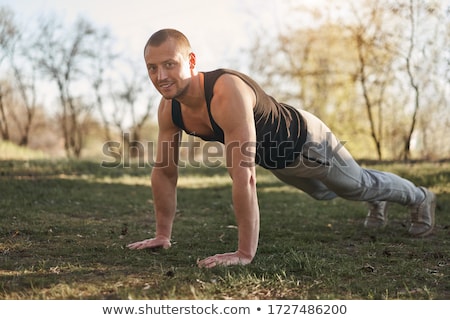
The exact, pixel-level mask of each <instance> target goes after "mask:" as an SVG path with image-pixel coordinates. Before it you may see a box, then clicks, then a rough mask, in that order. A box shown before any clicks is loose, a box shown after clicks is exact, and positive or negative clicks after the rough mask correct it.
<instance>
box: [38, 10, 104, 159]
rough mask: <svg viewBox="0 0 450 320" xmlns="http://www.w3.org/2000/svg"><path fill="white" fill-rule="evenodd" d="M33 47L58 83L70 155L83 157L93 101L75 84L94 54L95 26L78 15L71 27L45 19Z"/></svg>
mask: <svg viewBox="0 0 450 320" xmlns="http://www.w3.org/2000/svg"><path fill="white" fill-rule="evenodd" d="M39 29H40V32H39V34H38V35H37V37H36V39H37V41H36V43H35V44H34V50H35V52H36V55H37V57H36V59H35V61H36V62H37V63H38V65H39V67H40V68H41V70H42V71H43V72H44V74H46V75H47V76H48V77H49V78H50V79H51V80H52V81H54V83H55V84H56V85H57V88H58V92H59V100H60V105H61V114H60V120H59V121H60V126H61V130H62V134H63V138H64V148H65V151H66V154H67V156H68V157H72V156H75V157H80V155H81V150H82V148H83V146H84V136H85V134H86V132H84V130H85V127H84V126H83V119H84V118H88V115H89V113H90V112H91V108H92V105H88V104H86V103H85V102H83V100H82V97H80V96H77V95H76V90H75V89H74V87H75V86H76V85H77V86H82V85H83V81H82V80H83V76H84V75H85V74H86V73H87V72H86V70H83V67H86V65H87V64H86V63H85V62H86V60H87V59H90V58H91V57H92V56H93V52H92V50H91V44H92V42H91V41H93V40H96V38H95V37H94V35H95V29H94V28H93V27H92V26H91V24H90V23H89V22H88V21H86V20H84V19H82V18H79V19H78V20H77V21H76V22H75V24H74V25H73V28H72V29H71V30H64V28H63V26H62V25H61V24H60V23H59V22H58V21H57V20H56V19H47V20H42V21H41V23H40V28H39Z"/></svg>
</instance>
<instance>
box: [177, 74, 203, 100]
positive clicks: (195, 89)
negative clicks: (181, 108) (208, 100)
mask: <svg viewBox="0 0 450 320" xmlns="http://www.w3.org/2000/svg"><path fill="white" fill-rule="evenodd" d="M176 100H177V101H179V102H180V103H182V104H184V105H185V106H187V107H189V108H196V107H200V106H202V105H203V103H204V102H205V89H204V76H203V73H201V72H195V73H193V74H192V76H191V81H190V84H189V86H188V87H187V88H186V92H185V93H183V94H182V95H181V96H180V97H178V98H176Z"/></svg>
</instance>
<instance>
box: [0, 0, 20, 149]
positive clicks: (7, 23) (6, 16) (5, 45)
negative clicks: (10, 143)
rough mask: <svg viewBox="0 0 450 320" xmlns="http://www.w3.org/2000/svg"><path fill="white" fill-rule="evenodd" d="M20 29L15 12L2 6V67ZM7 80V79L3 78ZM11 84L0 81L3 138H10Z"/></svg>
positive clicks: (0, 14)
mask: <svg viewBox="0 0 450 320" xmlns="http://www.w3.org/2000/svg"><path fill="white" fill-rule="evenodd" d="M17 36H18V29H17V26H16V24H15V22H14V14H13V12H12V11H11V10H9V9H8V8H6V7H5V8H4V7H0V67H1V66H2V62H3V60H4V59H5V58H6V57H7V56H8V55H9V54H10V52H11V48H12V47H13V46H14V43H15V42H16V41H17ZM3 81H5V80H3ZM9 88H10V86H5V85H2V83H1V82H0V134H1V137H2V138H3V140H9V138H10V137H9V127H8V122H7V119H6V117H7V112H6V110H5V104H4V98H5V96H6V95H8V94H9V93H10V90H9Z"/></svg>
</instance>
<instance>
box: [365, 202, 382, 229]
mask: <svg viewBox="0 0 450 320" xmlns="http://www.w3.org/2000/svg"><path fill="white" fill-rule="evenodd" d="M368 204H369V213H368V214H367V217H366V220H364V227H366V228H371V229H376V228H383V227H385V226H386V224H387V202H386V201H374V202H368Z"/></svg>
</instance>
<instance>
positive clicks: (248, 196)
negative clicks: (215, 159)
mask: <svg viewBox="0 0 450 320" xmlns="http://www.w3.org/2000/svg"><path fill="white" fill-rule="evenodd" d="M255 100H256V97H255V94H254V92H253V91H252V89H251V88H250V87H249V86H248V85H247V84H245V83H244V82H243V81H242V80H240V79H239V78H237V77H235V76H231V75H224V76H222V77H221V78H219V79H218V80H217V82H216V86H215V88H214V98H213V100H212V102H211V106H212V108H211V110H212V112H213V117H214V119H215V120H216V122H217V124H218V125H219V126H220V127H221V128H222V130H223V131H224V135H225V147H226V157H227V167H228V171H229V173H230V176H231V178H232V180H233V186H232V197H233V207H234V212H235V216H236V221H237V225H238V250H237V251H236V252H230V253H224V254H217V255H214V256H211V257H208V258H206V259H203V260H201V261H199V263H198V264H199V266H200V267H207V268H210V267H214V266H216V265H234V264H248V263H250V262H251V261H252V260H253V257H254V256H255V254H256V250H257V247H258V238H259V206H258V199H257V192H256V172H255V154H256V129H255V122H254V116H253V106H254V105H255Z"/></svg>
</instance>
